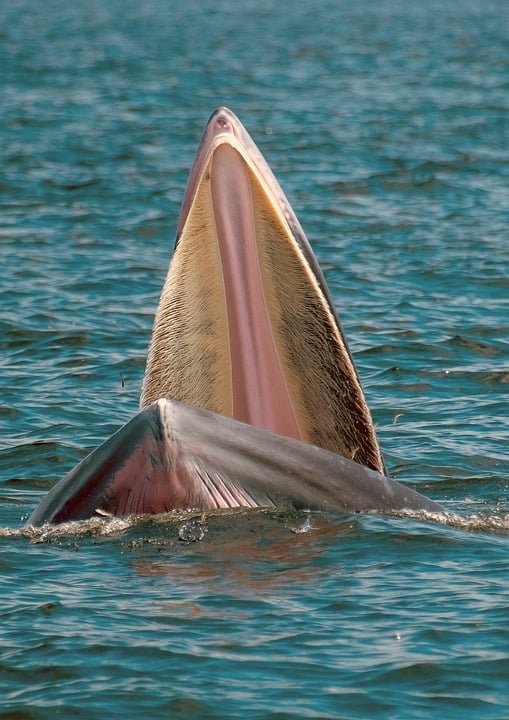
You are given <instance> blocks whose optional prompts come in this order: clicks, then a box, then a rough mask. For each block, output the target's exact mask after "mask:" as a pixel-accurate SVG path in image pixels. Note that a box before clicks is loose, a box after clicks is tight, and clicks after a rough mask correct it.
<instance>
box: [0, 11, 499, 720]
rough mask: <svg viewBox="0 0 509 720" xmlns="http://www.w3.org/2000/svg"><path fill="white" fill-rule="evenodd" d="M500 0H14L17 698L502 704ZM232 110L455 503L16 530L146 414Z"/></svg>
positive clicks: (6, 359)
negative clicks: (157, 313)
mask: <svg viewBox="0 0 509 720" xmlns="http://www.w3.org/2000/svg"><path fill="white" fill-rule="evenodd" d="M507 27H509V5H508V4H507V3H506V2H505V0H487V1H486V2H483V3H479V2H473V1H472V2H470V1H469V0H442V1H441V2H434V1H433V0H430V1H429V2H426V1H424V2H423V1H422V0H420V1H419V2H418V1H417V0H407V1H405V2H403V0H384V1H383V2H374V0H359V2H357V3H351V2H346V0H337V1H335V2H334V1H333V0H330V1H329V2H327V1H325V0H323V1H322V2H320V1H319V0H308V2H306V3H304V2H296V3H293V4H290V3H276V2H272V0H257V1H256V2H255V1H254V0H237V1H236V2H231V1H228V0H214V2H212V1H211V0H200V2H198V1H197V0H186V2H183V1H182V0H176V1H173V2H169V1H168V0H166V1H165V0H145V2H143V3H139V2H134V1H132V0H110V2H108V3H103V2H99V1H98V0H88V1H87V2H81V1H80V0H78V1H77V2H75V3H67V2H63V0H46V2H45V3H42V2H37V0H19V1H17V2H11V3H7V2H6V3H1V4H0V67H1V72H0V162H1V166H0V168H1V169H0V253H1V254H0V259H1V266H2V267H1V272H0V300H1V302H0V330H1V332H0V578H1V583H0V717H2V718H13V719H14V718H16V720H25V719H32V718H34V719H35V718H37V719H38V718H54V717H62V718H98V717H112V718H115V717H122V718H130V717H133V718H140V717H146V718H163V717H165V718H166V717H169V718H182V719H185V720H191V719H193V720H194V719H195V718H196V719H198V718H242V719H243V720H247V719H248V718H249V719H251V718H253V719H254V718H256V719H262V718H268V719H270V720H283V718H289V719H290V718H314V719H318V718H320V719H322V718H341V719H344V720H347V719H348V720H350V719H354V718H355V719H357V718H359V719H365V718H370V719H374V720H382V719H389V718H390V719H400V718H401V719H405V720H406V719H418V718H422V719H424V718H426V719H427V718H430V717H434V718H462V719H466V720H469V719H470V718H475V720H479V719H480V718H483V719H485V718H486V719H488V718H490V719H491V718H493V719H495V718H497V719H502V718H508V717H509V710H508V705H509V630H508V627H509V590H508V587H509V533H508V531H509V487H508V486H509V452H508V449H509V446H508V438H509V419H508V399H509V342H508V338H509V301H508V295H509V230H508V225H509V150H508V146H509V35H508V33H507ZM218 105H227V106H229V107H231V109H232V110H233V111H234V112H236V113H237V115H238V116H239V117H240V119H241V120H242V122H243V123H244V124H245V125H246V127H247V128H248V130H249V131H250V133H251V134H252V136H253V137H254V139H255V141H256V142H257V144H258V145H259V147H260V149H261V150H262V152H263V153H264V154H265V156H266V157H267V159H268V161H269V163H270V164H271V166H272V168H273V170H274V172H275V174H276V176H277V177H278V179H279V180H280V182H281V184H282V186H283V187H284V189H285V191H286V193H287V195H288V196H289V198H290V200H291V202H292V204H293V206H294V208H295V209H296V211H297V214H298V216H299V218H300V220H301V222H302V225H303V226H304V229H305V230H306V232H307V235H308V237H309V239H310V241H311V243H312V245H313V247H314V249H315V252H316V254H317V257H318V258H319V260H320V262H321V264H322V267H323V268H324V271H325V275H326V279H327V282H328V283H329V286H330V288H331V291H332V294H333V297H334V300H335V302H336V304H337V307H338V311H339V314H340V316H341V318H342V321H343V325H344V329H345V332H346V334H347V337H348V338H349V341H350V345H351V349H352V351H353V353H354V357H355V360H356V363H357V366H358V370H359V373H360V376H361V379H362V382H363V385H364V388H365V391H366V395H367V398H368V403H369V405H370V407H371V409H372V413H373V416H374V419H375V421H376V423H377V426H378V433H379V438H380V442H381V445H382V448H383V451H384V455H385V458H386V463H387V466H388V469H389V471H390V473H391V474H392V475H393V476H394V477H396V478H397V479H398V480H400V481H401V482H405V483H408V484H410V485H412V487H415V488H416V489H418V490H419V491H421V492H423V493H425V494H428V495H429V496H431V497H433V498H435V499H437V500H439V501H440V502H442V503H443V504H444V505H445V507H446V508H447V510H449V511H450V512H451V513H454V514H455V515H456V516H457V517H456V520H454V521H451V522H431V521H425V520H422V519H420V518H416V517H394V518H387V517H380V516H376V515H355V516H328V515H323V514H319V513H279V512H266V511H260V512H239V513H227V514H218V515H208V516H201V515H196V514H192V513H191V514H188V515H186V514H184V515H181V516H177V517H175V518H166V519H152V520H147V521H146V522H142V523H137V524H134V525H133V524H132V523H129V522H126V521H120V520H115V521H105V520H102V521H101V520H99V519H98V520H97V521H94V522H91V523H88V524H86V526H83V525H81V526H80V525H78V526H74V527H71V528H66V529H64V530H62V529H59V530H50V529H47V530H45V531H44V532H38V533H28V532H20V528H21V527H22V525H23V523H24V521H25V520H26V519H27V517H28V516H29V514H30V513H31V511H32V510H33V508H34V507H35V506H36V504H37V503H38V502H39V500H40V499H41V498H42V497H43V496H44V494H45V493H46V492H47V490H48V489H49V488H50V487H51V486H52V485H53V483H54V482H55V481H56V480H57V479H58V478H59V477H61V476H62V475H64V474H65V473H66V472H67V470H68V469H69V468H70V467H72V466H73V465H74V464H75V463H76V462H78V461H79V460H80V459H81V458H82V457H84V456H85V455H86V454H87V452H89V451H90V450H91V449H92V448H93V447H95V446H96V445H97V444H99V443H100V442H101V441H102V440H104V439H105V438H106V437H107V436H109V435H110V434H111V433H112V432H113V431H114V430H115V429H116V428H117V427H118V426H120V425H121V424H122V423H124V422H125V421H126V420H127V419H129V418H130V417H131V416H132V415H133V414H134V412H135V411H136V409H137V405H138V397H139V391H140V384H141V379H142V376H143V369H144V362H145V356H146V350H147V346H148V342H149V338H150V331H151V326H152V321H153V314H154V310H155V307H156V305H157V300H158V295H159V292H160V288H161V285H162V282H163V279H164V276H165V274H166V269H167V264H168V260H169V258H170V256H171V250H172V244H173V238H174V233H175V228H176V224H177V217H178V212H179V206H180V202H181V199H182V195H183V191H184V187H185V182H186V177H187V173H188V171H189V168H190V165H191V162H192V160H193V157H194V153H195V151H196V148H197V143H198V141H199V138H200V135H201V132H202V129H203V127H204V124H205V122H206V120H207V118H208V116H209V115H210V113H211V112H212V110H213V109H214V108H215V107H216V106H218Z"/></svg>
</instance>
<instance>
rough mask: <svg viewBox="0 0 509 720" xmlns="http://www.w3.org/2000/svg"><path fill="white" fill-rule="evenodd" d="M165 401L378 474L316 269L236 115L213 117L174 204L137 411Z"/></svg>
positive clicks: (365, 414)
mask: <svg viewBox="0 0 509 720" xmlns="http://www.w3.org/2000/svg"><path fill="white" fill-rule="evenodd" d="M160 397H171V398H174V399H176V400H180V401H183V402H186V403H189V404H192V405H197V406H199V407H204V408H207V409H209V410H213V411H215V412H218V413H221V414H223V415H227V416H229V417H232V418H235V419H236V420H240V421H243V422H246V423H249V424H251V425H255V426H257V427H261V428H264V429H267V430H270V431H272V432H276V433H279V434H282V435H287V436H289V437H293V438H296V439H300V440H303V441H305V442H310V443H314V444H316V445H318V446H320V447H324V448H327V449H329V450H332V451H333V452H338V453H340V454H342V455H344V456H345V457H348V458H353V459H355V460H356V461H358V462H360V463H362V464H364V465H367V466H368V467H371V468H373V469H375V470H378V471H382V470H383V461H382V458H381V453H380V449H379V447H378V443H377V440H376V436H375V432H374V429H373V423H372V421H371V416H370V413H369V409H368V407H367V404H366V402H365V399H364V394H363V392H362V388H361V385H360V382H359V378H358V376H357V372H356V369H355V366H354V363H353V360H352V357H351V354H350V352H349V349H348V345H347V343H346V340H345V337H344V334H343V331H342V328H341V325H340V323H339V320H338V317H337V315H336V312H335V310H334V306H333V304H332V300H331V297H330V294H329V291H328V289H327V286H326V283H325V280H324V278H323V275H322V273H321V271H320V268H319V265H318V263H317V261H316V259H315V256H314V255H313V252H312V250H311V247H310V245H309V243H308V241H307V239H306V237H305V235H304V232H303V230H302V228H301V226H300V224H299V222H298V220H297V217H296V215H295V213H294V211H293V209H292V207H291V205H290V203H289V202H288V200H287V198H286V196H285V195H284V193H283V191H282V189H281V188H280V186H279V184H278V182H277V181H276V179H275V177H274V175H273V174H272V172H271V170H270V168H269V166H268V165H267V163H266V161H265V160H264V159H263V157H262V155H261V153H260V151H259V150H258V148H257V147H256V145H255V143H254V142H253V140H252V139H251V138H250V136H249V135H248V133H247V131H246V130H245V129H244V127H243V126H242V124H241V123H240V121H239V120H238V119H237V118H236V117H235V115H234V114H233V113H232V112H231V111H230V110H227V109H226V108H219V109H218V110H216V111H215V112H214V113H213V115H212V116H211V118H210V120H209V122H208V124H207V127H206V129H205V132H204V135H203V138H202V141H201V144H200V146H199V149H198V152H197V154H196V158H195V160H194V163H193V166H192V169H191V172H190V175H189V181H188V185H187V189H186V193H185V196H184V201H183V204H182V210H181V215H180V220H179V224H178V229H177V240H176V245H175V251H174V255H173V258H172V261H171V264H170V268H169V271H168V275H167V278H166V282H165V284H164V287H163V291H162V294H161V300H160V303H159V307H158V311H157V315H156V320H155V324H154V331H153V336H152V343H151V348H150V352H149V357H148V361H147V370H146V374H145V380H144V386H143V392H142V398H141V406H142V407H145V406H146V405H148V404H149V403H151V402H154V401H155V400H157V399H158V398H160Z"/></svg>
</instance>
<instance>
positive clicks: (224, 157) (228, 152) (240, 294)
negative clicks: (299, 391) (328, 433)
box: [211, 144, 301, 439]
mask: <svg viewBox="0 0 509 720" xmlns="http://www.w3.org/2000/svg"><path fill="white" fill-rule="evenodd" d="M211 189H212V201H213V205H214V215H215V221H216V227H217V233H218V242H219V248H220V254H221V263H222V269H223V277H224V284H225V292H226V305H227V312H228V327H229V336H230V356H231V362H232V383H233V416H234V418H235V419H236V420H241V421H243V422H246V423H249V424H250V425H256V426H257V427H261V428H265V429H266V430H271V431H272V432H275V433H279V434H281V435H287V436H289V437H293V438H297V439H300V437H301V436H300V433H299V430H298V428H297V424H296V422H295V418H294V415H293V410H292V406H291V403H290V398H289V397H288V390H287V388H286V384H285V381H284V377H283V373H282V371H281V366H280V364H279V358H278V355H277V351H276V347H275V344H274V338H273V335H272V329H271V325H270V321H269V317H268V313H267V307H266V305H265V298H264V296H263V287H262V279H261V275H260V268H259V265H258V254H257V247H256V233H255V227H254V219H253V203H252V196H251V186H250V178H249V173H248V170H247V167H246V165H245V163H244V161H243V160H242V157H241V156H240V155H239V153H238V152H237V151H236V150H235V149H234V148H232V147H231V145H227V144H223V145H220V146H219V147H218V148H217V150H216V151H215V152H214V156H213V159H212V169H211Z"/></svg>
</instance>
